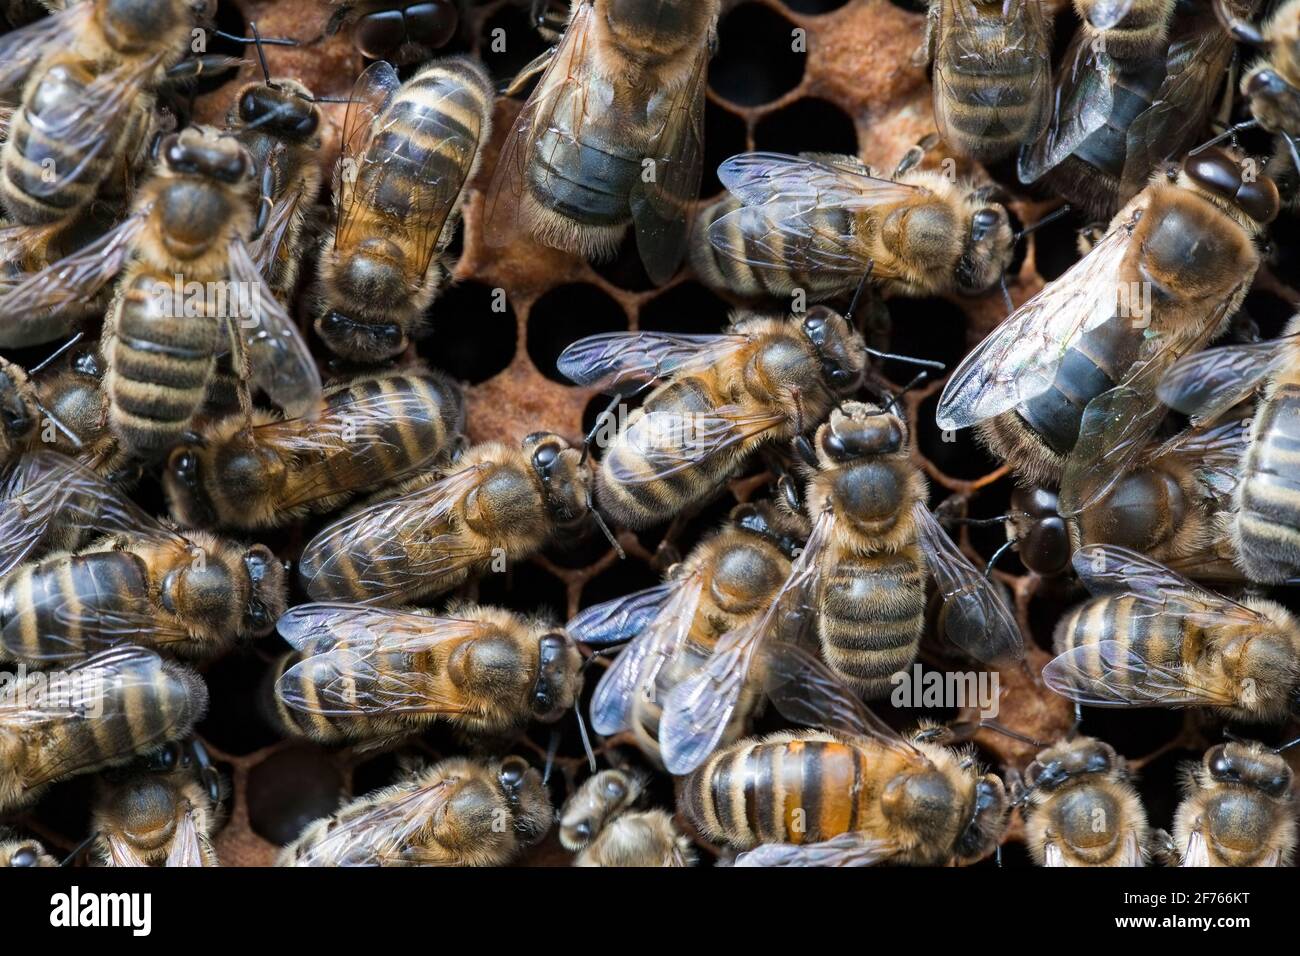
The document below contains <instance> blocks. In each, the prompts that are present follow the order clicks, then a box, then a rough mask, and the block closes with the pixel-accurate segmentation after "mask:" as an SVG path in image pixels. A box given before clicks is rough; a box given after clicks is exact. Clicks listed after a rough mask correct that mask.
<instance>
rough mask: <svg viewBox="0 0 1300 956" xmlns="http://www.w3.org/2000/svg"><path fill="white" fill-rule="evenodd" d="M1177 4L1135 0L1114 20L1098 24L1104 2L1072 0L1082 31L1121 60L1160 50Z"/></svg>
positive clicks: (1161, 0) (1169, 1) (1167, 36)
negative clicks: (1099, 13)
mask: <svg viewBox="0 0 1300 956" xmlns="http://www.w3.org/2000/svg"><path fill="white" fill-rule="evenodd" d="M1177 6H1178V0H1134V2H1133V4H1132V5H1131V6H1130V7H1129V9H1128V11H1127V12H1126V13H1125V14H1124V15H1123V16H1122V17H1121V18H1120V19H1119V20H1118V21H1117V22H1115V23H1113V24H1111V23H1105V24H1099V23H1098V22H1097V19H1098V16H1097V15H1098V11H1099V10H1101V9H1104V8H1105V7H1106V4H1104V3H1099V2H1098V0H1074V9H1075V12H1076V13H1078V15H1079V19H1080V20H1081V21H1083V22H1082V29H1083V32H1084V34H1085V35H1086V36H1088V37H1089V38H1090V40H1092V41H1100V42H1101V43H1103V44H1104V48H1105V50H1106V52H1107V53H1109V54H1110V55H1111V56H1113V57H1115V58H1117V59H1121V60H1131V59H1135V58H1137V57H1142V56H1152V55H1154V54H1156V53H1159V52H1161V51H1162V50H1163V49H1164V46H1165V42H1166V40H1168V38H1169V23H1170V20H1171V19H1172V18H1173V16H1174V10H1175V8H1176V7H1177Z"/></svg>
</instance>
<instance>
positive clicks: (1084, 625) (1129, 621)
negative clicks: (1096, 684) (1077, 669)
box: [1055, 595, 1190, 681]
mask: <svg viewBox="0 0 1300 956" xmlns="http://www.w3.org/2000/svg"><path fill="white" fill-rule="evenodd" d="M1189 627H1190V625H1189V624H1188V623H1187V621H1186V620H1185V619H1184V618H1182V617H1178V616H1176V615H1169V614H1162V615H1156V614H1152V613H1151V611H1150V609H1149V608H1146V607H1144V606H1143V605H1142V604H1139V603H1138V602H1137V601H1135V600H1134V599H1133V598H1132V597H1126V596H1123V595H1120V596H1113V597H1099V598H1093V599H1092V600H1090V601H1085V602H1084V603H1083V604H1081V605H1079V606H1078V607H1077V608H1075V609H1074V610H1072V611H1070V612H1069V613H1067V614H1066V615H1065V616H1064V617H1063V618H1061V621H1060V623H1059V624H1057V626H1056V637H1055V644H1056V650H1057V652H1058V653H1061V652H1064V651H1067V650H1071V649H1072V648H1075V647H1085V648H1089V652H1088V653H1085V662H1084V665H1085V670H1086V672H1087V674H1088V675H1089V676H1092V677H1098V678H1102V677H1104V678H1105V679H1106V680H1107V681H1112V680H1120V679H1121V677H1122V675H1117V674H1113V673H1111V672H1112V670H1113V668H1112V667H1111V666H1110V665H1108V664H1107V663H1106V662H1105V661H1103V660H1102V657H1101V654H1100V651H1099V650H1098V649H1097V645H1098V643H1099V642H1101V641H1113V642H1115V643H1116V644H1118V645H1120V647H1122V648H1125V649H1128V650H1131V651H1132V652H1133V653H1135V654H1137V655H1139V656H1141V657H1142V658H1144V659H1146V660H1149V661H1154V662H1157V663H1160V664H1164V665H1167V666H1171V665H1179V664H1182V663H1183V648H1184V643H1185V641H1186V639H1187V638H1188V637H1189V636H1190V634H1189V631H1188V629H1189Z"/></svg>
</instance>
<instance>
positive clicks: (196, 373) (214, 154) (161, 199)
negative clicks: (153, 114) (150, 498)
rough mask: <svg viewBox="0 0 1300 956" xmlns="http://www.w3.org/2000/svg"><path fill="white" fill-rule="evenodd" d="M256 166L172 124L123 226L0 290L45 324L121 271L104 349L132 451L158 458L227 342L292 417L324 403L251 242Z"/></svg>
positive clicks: (239, 151) (181, 427) (121, 434)
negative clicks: (56, 310) (175, 130)
mask: <svg viewBox="0 0 1300 956" xmlns="http://www.w3.org/2000/svg"><path fill="white" fill-rule="evenodd" d="M252 175H253V161H252V159H251V157H250V155H249V153H248V151H247V150H246V149H244V147H243V146H241V145H240V144H239V143H238V141H237V140H235V139H233V138H232V137H229V136H219V135H216V134H215V132H214V131H212V130H210V129H200V128H189V129H185V130H182V131H181V132H180V133H179V134H172V135H170V136H168V137H166V138H165V139H163V140H162V141H161V142H160V144H159V161H158V163H157V165H156V172H155V175H154V176H153V178H152V179H150V180H149V181H148V182H146V183H145V184H144V185H143V186H142V187H141V189H140V192H139V195H138V196H137V197H136V200H135V204H134V210H133V212H132V214H131V215H130V216H128V217H127V218H126V219H125V220H124V221H123V222H122V224H121V225H119V226H118V227H117V228H115V229H114V230H112V231H111V232H110V233H108V234H107V235H106V236H105V237H104V238H103V239H102V240H100V241H98V242H95V243H92V244H91V245H90V246H87V247H86V248H85V249H83V250H82V251H81V252H79V253H77V254H76V255H75V256H73V257H71V258H68V259H64V260H62V261H60V262H58V263H55V264H54V265H52V266H50V267H49V268H48V269H46V270H44V271H42V272H39V273H37V274H36V275H34V276H32V277H31V278H30V279H28V280H26V281H24V282H23V283H20V284H19V285H18V286H17V287H15V288H14V289H13V290H11V291H10V292H9V293H8V294H7V295H6V296H4V298H3V299H0V307H3V308H5V309H7V310H8V311H9V313H10V320H11V322H15V323H18V324H22V323H23V322H24V321H35V322H37V323H38V324H39V323H40V322H42V321H46V320H48V310H49V309H50V308H51V307H57V306H59V305H61V304H63V303H66V302H70V301H75V300H78V299H81V300H85V299H87V298H89V297H91V296H93V295H94V294H95V293H96V292H97V291H98V289H99V288H102V287H103V286H104V285H105V284H106V283H107V282H108V281H109V280H111V279H112V278H113V277H114V276H116V275H117V274H118V273H119V272H120V273H121V278H120V280H119V282H118V287H117V288H118V291H117V298H116V302H115V304H114V307H113V309H112V311H111V313H110V314H109V316H108V317H107V319H106V320H105V327H104V333H103V338H102V340H101V347H102V350H103V353H104V357H105V359H106V362H107V370H106V373H105V380H104V387H105V390H106V392H107V394H108V398H109V402H110V409H109V416H108V418H109V427H110V428H111V429H112V431H113V434H114V435H115V436H117V438H118V440H119V442H120V443H121V444H122V446H123V448H124V450H125V451H126V452H128V453H130V454H132V455H135V456H137V457H140V458H145V459H148V458H151V457H153V456H154V455H157V454H158V453H160V452H162V451H164V450H165V449H167V448H168V447H169V446H170V445H172V444H173V443H175V442H176V441H177V440H178V439H179V438H180V437H181V435H182V434H183V433H184V432H185V430H186V429H187V428H188V427H189V425H190V422H191V421H192V419H193V418H194V417H195V416H196V415H197V413H198V411H199V410H200V408H201V407H202V405H203V402H204V399H205V398H206V396H207V395H208V392H209V389H210V387H211V385H212V383H213V381H214V378H215V376H216V366H217V358H218V355H219V354H220V353H222V352H229V353H230V354H231V355H232V356H234V357H235V367H236V368H237V369H239V370H240V373H241V378H242V379H243V380H244V381H246V382H249V383H251V384H255V385H257V386H259V387H260V388H262V390H263V391H265V392H266V393H267V395H268V396H269V397H270V398H271V400H272V401H273V402H275V403H276V404H278V405H280V406H281V407H282V408H283V409H284V410H285V411H286V412H287V413H288V414H290V415H291V416H292V415H301V414H306V413H308V412H309V411H314V410H315V409H316V408H317V407H318V405H319V400H320V375H319V372H318V371H317V369H316V365H315V362H314V361H313V360H312V358H311V355H310V353H309V352H308V350H307V346H306V343H305V342H303V340H302V337H301V335H300V334H299V333H298V330H297V327H296V326H295V325H294V324H293V321H292V320H291V319H290V318H289V316H288V314H287V313H286V312H285V311H284V309H283V307H282V306H281V305H280V304H279V302H277V301H276V299H275V297H274V296H273V295H270V294H263V293H264V290H263V284H264V283H263V279H262V276H261V274H260V273H259V272H258V271H257V266H256V265H255V264H254V262H253V260H252V258H251V255H250V253H249V250H248V246H247V245H246V241H247V239H248V237H249V236H250V235H251V232H252V228H253V209H252V204H251V201H250V200H251V195H250V193H251V187H252ZM177 277H183V278H184V288H183V289H178V288H177V286H179V285H180V284H181V283H180V280H179V279H178V278H177ZM195 290H197V291H195ZM244 313H247V314H244ZM244 392H245V395H244V398H245V402H246V403H247V389H245V390H244ZM250 413H251V412H250Z"/></svg>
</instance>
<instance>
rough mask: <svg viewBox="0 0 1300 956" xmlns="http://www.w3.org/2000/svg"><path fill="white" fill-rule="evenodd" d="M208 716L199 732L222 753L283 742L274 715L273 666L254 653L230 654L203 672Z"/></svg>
mask: <svg viewBox="0 0 1300 956" xmlns="http://www.w3.org/2000/svg"><path fill="white" fill-rule="evenodd" d="M203 679H204V680H205V681H206V682H207V685H208V698H209V704H208V715H207V716H206V717H205V718H204V719H203V721H202V723H200V724H199V727H198V730H199V733H200V734H202V736H203V739H204V740H208V741H211V742H212V745H213V746H214V747H216V748H217V749H218V750H220V751H222V752H223V753H228V754H234V755H241V754H248V753H252V752H253V751H254V750H260V749H261V748H262V747H266V746H268V745H270V744H273V743H275V742H276V741H277V740H279V739H280V734H279V731H278V730H277V729H276V727H275V725H274V723H273V722H272V720H271V719H270V717H269V716H268V715H269V714H270V713H272V707H273V704H272V701H271V696H270V695H271V667H270V665H268V664H267V663H266V661H264V660H263V659H262V658H261V657H259V656H258V655H257V654H254V653H252V652H251V651H236V652H234V653H231V654H227V655H226V656H225V657H223V658H221V660H219V661H217V662H215V663H214V664H212V665H211V666H210V667H209V668H208V669H207V670H206V671H204V673H203Z"/></svg>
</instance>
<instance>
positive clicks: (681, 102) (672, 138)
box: [630, 45, 709, 285]
mask: <svg viewBox="0 0 1300 956" xmlns="http://www.w3.org/2000/svg"><path fill="white" fill-rule="evenodd" d="M708 62H709V50H708V47H707V45H705V47H704V48H702V49H701V50H700V51H699V53H698V54H697V56H696V58H695V65H694V67H693V68H692V70H691V75H690V79H689V80H687V82H686V83H684V84H683V85H682V86H681V88H680V89H679V90H678V91H677V93H676V95H675V96H674V98H673V102H672V105H671V106H670V108H669V110H668V115H667V117H666V119H665V120H664V125H663V127H662V128H661V129H660V130H659V132H658V133H657V134H656V135H655V137H654V138H653V139H652V140H651V143H650V149H649V151H648V155H649V158H652V159H653V160H654V161H655V165H654V172H655V176H654V178H653V180H652V181H651V182H646V181H645V178H644V177H639V178H638V179H637V180H636V182H635V184H634V185H633V186H632V193H631V196H630V201H631V206H632V221H633V223H634V224H635V226H636V244H637V249H638V250H639V251H640V253H641V260H642V262H644V263H645V268H646V274H647V275H648V276H649V277H650V278H651V280H653V281H654V282H655V283H656V284H658V285H662V284H664V283H665V282H667V281H668V280H669V279H671V278H672V277H673V273H675V272H676V271H677V266H678V265H679V264H680V263H681V261H682V255H683V254H684V253H685V252H686V240H687V237H688V236H689V235H690V229H691V214H692V210H693V209H694V203H695V200H696V199H697V198H699V194H700V175H701V173H702V172H703V169H704V87H705V77H706V76H707V74H708V70H707V66H708Z"/></svg>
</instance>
